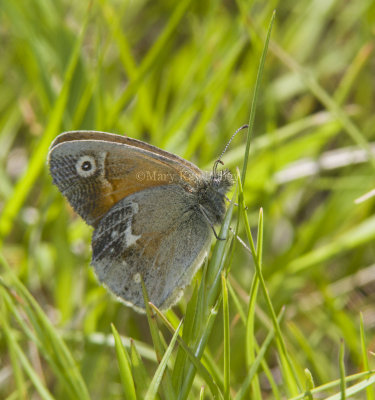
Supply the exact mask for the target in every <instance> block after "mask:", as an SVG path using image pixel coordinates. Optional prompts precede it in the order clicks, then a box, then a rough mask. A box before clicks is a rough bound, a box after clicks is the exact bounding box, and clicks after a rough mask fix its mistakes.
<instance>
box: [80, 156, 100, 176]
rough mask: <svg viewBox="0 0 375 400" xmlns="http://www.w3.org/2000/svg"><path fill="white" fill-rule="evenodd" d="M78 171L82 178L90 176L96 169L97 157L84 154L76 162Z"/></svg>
mask: <svg viewBox="0 0 375 400" xmlns="http://www.w3.org/2000/svg"><path fill="white" fill-rule="evenodd" d="M76 171H77V173H78V175H79V176H81V177H82V178H88V177H90V176H91V175H93V174H94V173H95V171H96V162H95V158H94V157H92V156H82V157H80V158H79V159H78V161H77V162H76Z"/></svg>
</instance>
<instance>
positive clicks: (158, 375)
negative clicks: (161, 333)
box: [145, 320, 183, 400]
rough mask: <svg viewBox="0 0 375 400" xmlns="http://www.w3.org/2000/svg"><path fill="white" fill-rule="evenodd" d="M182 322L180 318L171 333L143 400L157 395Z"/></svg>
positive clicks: (151, 398)
mask: <svg viewBox="0 0 375 400" xmlns="http://www.w3.org/2000/svg"><path fill="white" fill-rule="evenodd" d="M182 322H183V321H182V320H181V322H180V324H179V326H178V327H177V329H176V332H175V333H174V335H173V337H172V339H171V342H170V343H169V346H168V348H167V350H166V351H165V353H164V356H163V358H162V360H161V361H160V364H159V366H158V368H157V370H156V372H155V374H154V377H153V378H152V381H151V384H150V386H149V388H148V390H147V392H146V395H145V400H154V398H155V396H156V395H157V392H158V389H159V386H160V382H161V380H162V378H163V375H164V371H165V369H166V367H167V363H168V361H169V358H170V356H171V354H172V350H173V347H174V344H175V343H176V340H177V337H178V335H179V332H180V329H181V326H182Z"/></svg>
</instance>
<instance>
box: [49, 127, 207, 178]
mask: <svg viewBox="0 0 375 400" xmlns="http://www.w3.org/2000/svg"><path fill="white" fill-rule="evenodd" d="M80 140H94V141H107V142H113V143H122V144H125V145H128V146H133V147H136V148H140V149H142V150H144V151H147V152H150V153H153V154H155V153H156V154H158V155H159V156H161V157H163V158H167V159H168V160H173V161H175V162H176V163H178V164H183V165H184V166H185V167H186V168H189V169H191V170H193V171H194V172H195V173H196V174H197V175H198V176H200V175H201V174H202V171H201V169H200V168H198V167H197V166H196V165H195V164H193V163H191V162H190V161H187V160H185V159H184V158H182V157H179V156H177V155H176V154H173V153H170V152H168V151H166V150H162V149H159V148H158V147H156V146H153V145H151V144H148V143H146V142H142V141H141V140H137V139H133V138H130V137H128V136H124V135H119V134H115V133H108V132H102V131H85V130H79V131H67V132H63V133H61V134H60V135H58V136H57V137H56V138H55V140H54V141H53V142H52V144H51V146H50V149H49V151H50V152H51V151H52V150H53V149H54V148H55V147H56V146H57V145H59V144H61V143H63V142H72V141H80Z"/></svg>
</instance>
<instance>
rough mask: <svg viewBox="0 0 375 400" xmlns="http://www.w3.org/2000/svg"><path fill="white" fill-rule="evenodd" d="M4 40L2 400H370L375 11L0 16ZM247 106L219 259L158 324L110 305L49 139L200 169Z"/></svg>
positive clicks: (216, 9)
mask: <svg viewBox="0 0 375 400" xmlns="http://www.w3.org/2000/svg"><path fill="white" fill-rule="evenodd" d="M274 9H276V18H275V21H274V26H273V30H272V35H271V37H270V43H269V50H268V54H267V57H266V59H265V64H264V70H263V76H262V79H261V80H260V79H258V80H257V74H258V71H259V65H260V60H261V55H262V51H263V48H264V45H265V43H266V37H267V30H268V27H269V24H270V21H271V17H272V13H273V10H274ZM0 22H1V25H0V26H1V28H0V35H1V39H2V57H1V63H0V76H1V79H0V87H1V96H0V97H1V98H0V127H1V130H0V132H1V133H0V162H1V164H0V165H1V166H0V210H1V211H0V233H1V237H0V241H1V259H0V264H1V270H0V271H1V281H0V283H1V286H0V293H1V295H0V298H1V303H0V304H1V306H0V307H1V311H0V326H1V329H0V346H1V347H0V349H1V353H0V377H1V378H0V398H9V399H23V398H34V397H38V398H43V399H50V398H56V399H67V398H72V399H84V398H92V399H115V398H129V399H131V398H139V399H142V398H145V396H147V397H146V398H154V397H155V393H157V394H156V398H160V399H175V398H180V399H185V398H189V399H196V398H199V396H201V398H205V399H210V398H213V396H214V394H215V395H216V396H217V397H218V398H221V397H222V398H225V399H228V398H235V399H242V398H251V399H285V398H288V399H310V398H330V399H336V398H337V399H339V398H344V397H345V396H346V398H350V397H352V398H356V399H357V398H361V399H362V398H363V399H364V398H366V399H370V400H371V399H372V400H373V399H375V391H374V381H375V378H374V375H373V373H372V372H371V371H373V370H374V369H375V365H374V355H373V352H374V336H375V335H374V333H375V328H374V326H375V324H374V321H375V318H374V315H375V308H374V304H375V303H374V300H375V299H374V287H375V273H374V268H375V267H374V259H375V246H374V242H375V219H374V210H375V197H374V196H372V197H371V196H366V197H363V196H364V195H366V193H372V191H373V189H374V187H375V167H374V166H375V152H374V148H375V147H374V137H375V129H374V126H375V117H374V112H373V110H374V108H375V105H374V84H373V82H374V71H373V55H374V38H373V33H374V32H373V27H374V23H375V13H374V7H373V4H372V2H371V1H369V0H365V1H361V2H338V3H332V2H319V1H314V2H309V1H301V2H292V1H283V2H281V1H273V2H251V3H250V2H248V1H245V0H238V1H237V2H235V3H234V2H233V3H230V2H229V3H228V2H226V3H223V2H218V1H210V2H196V1H193V0H184V1H181V2H179V3H175V4H174V3H173V2H172V3H171V2H166V1H162V2H126V1H125V2H115V1H104V0H94V1H92V2H91V3H86V2H78V3H71V2H65V1H61V0H60V1H50V0H47V1H40V0H32V1H31V2H30V1H29V2H26V1H25V0H20V1H16V2H15V1H10V0H4V1H2V2H1V13H0ZM256 85H259V86H258V87H259V91H258V92H257V93H258V99H257V102H256V107H251V104H252V103H251V101H252V99H253V95H254V91H255V87H256ZM250 110H252V111H253V112H255V111H256V112H255V114H252V115H253V116H255V119H254V125H253V131H252V134H251V141H250V142H249V141H247V140H246V133H245V132H246V131H243V132H242V133H239V134H238V135H237V136H236V138H235V139H234V141H233V142H232V143H231V145H230V147H229V149H228V151H227V152H226V154H225V155H224V157H223V161H224V163H225V167H228V168H230V169H231V171H232V173H233V175H234V176H236V168H239V170H241V167H242V165H243V163H244V158H245V156H246V148H247V145H248V144H249V143H250V153H249V158H248V164H247V168H246V177H245V178H246V179H245V180H244V181H242V188H241V184H240V183H241V180H240V177H241V176H242V177H244V173H242V175H241V172H239V173H237V185H235V188H234V189H233V192H232V194H233V196H234V199H233V200H234V201H235V202H237V203H238V205H234V204H233V203H232V204H231V205H230V206H229V212H228V214H227V218H226V220H225V222H224V224H223V227H222V229H223V230H222V233H223V234H224V235H225V237H228V241H226V242H225V241H216V243H214V245H213V248H212V252H211V255H210V258H209V260H208V261H207V263H206V264H205V265H204V266H203V268H202V269H201V271H200V272H199V273H198V274H197V278H196V279H194V280H193V284H192V286H191V288H189V290H187V292H186V294H185V296H184V297H183V299H182V300H181V302H180V304H179V305H178V306H176V307H174V309H173V310H170V311H168V312H166V313H165V315H164V316H163V315H159V314H158V313H157V311H155V310H154V309H153V308H150V310H149V318H147V316H146V315H140V314H137V313H135V312H134V311H133V310H131V309H129V308H126V307H125V306H123V305H122V304H120V303H118V302H116V300H115V299H114V298H113V297H111V295H109V294H108V293H107V292H106V290H105V289H104V288H102V287H100V285H99V284H98V282H97V280H96V278H95V277H94V273H93V271H92V269H91V268H89V267H88V266H89V261H90V257H91V254H90V245H89V243H90V237H91V228H89V227H88V226H87V225H85V224H84V222H82V221H81V220H80V219H79V218H77V217H76V216H75V215H74V213H73V212H72V211H71V209H70V208H69V207H68V205H67V202H66V201H65V199H63V197H62V195H61V194H60V193H58V192H57V189H56V188H55V187H54V186H52V182H51V178H50V176H49V175H48V171H47V167H46V154H47V151H48V146H49V144H50V142H51V141H52V139H53V138H54V137H55V136H56V135H57V134H58V133H60V132H62V131H65V130H73V129H93V130H104V131H111V132H115V133H126V134H127V135H129V136H131V137H134V138H138V139H141V140H145V141H147V142H149V143H151V144H153V145H156V146H159V147H161V148H163V149H165V150H168V151H172V152H174V153H176V154H178V155H180V156H183V157H186V158H188V159H189V160H191V161H193V162H194V163H196V164H197V165H198V166H200V167H201V168H207V169H210V168H212V165H213V162H214V161H215V159H216V158H217V157H218V155H219V154H220V153H221V151H222V150H223V148H224V147H225V144H226V143H227V141H228V140H229V138H230V137H231V135H232V134H233V132H234V131H235V130H236V129H237V128H239V127H240V126H242V125H243V124H245V123H248V121H249V113H250ZM245 165H246V162H245ZM230 197H232V196H230ZM359 198H362V199H363V201H361V202H358V201H357V202H356V200H357V199H359ZM230 227H231V229H229V228H230ZM236 235H238V236H239V238H240V239H241V240H242V241H244V242H245V243H246V245H247V248H245V246H243V245H242V244H241V243H240V241H239V240H237V239H236ZM249 248H250V249H251V252H250V251H249ZM181 321H182V324H181ZM176 332H178V334H176ZM122 345H123V346H124V347H122ZM344 393H345V394H344Z"/></svg>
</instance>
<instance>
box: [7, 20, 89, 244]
mask: <svg viewBox="0 0 375 400" xmlns="http://www.w3.org/2000/svg"><path fill="white" fill-rule="evenodd" d="M87 22H88V16H87V18H86V20H85V22H84V25H83V28H82V30H81V32H80V34H79V36H78V38H77V41H76V44H75V46H74V48H73V51H72V54H71V56H70V61H69V65H68V67H67V70H66V73H65V78H64V83H63V87H62V89H61V91H60V94H59V96H58V98H57V100H56V102H55V105H54V107H53V110H52V112H51V116H50V119H49V122H48V125H47V127H46V129H45V131H44V133H43V136H42V139H41V140H40V142H39V143H38V146H37V147H36V149H35V150H34V152H33V155H32V157H31V160H30V162H29V164H28V167H27V169H26V172H25V173H24V175H23V176H22V178H21V179H20V180H19V181H18V182H17V184H16V187H15V189H14V192H13V194H12V195H11V197H9V199H8V200H7V202H6V203H5V204H4V208H3V210H2V213H1V216H0V244H1V241H2V238H4V237H5V236H6V235H7V234H8V233H9V232H10V230H11V229H12V224H13V220H14V218H15V217H16V216H17V215H18V213H19V210H20V208H21V207H22V205H23V203H24V202H25V200H26V197H27V196H28V194H29V192H30V190H31V189H32V187H33V185H34V183H35V181H36V179H37V178H38V176H39V174H40V171H41V170H42V168H43V167H44V166H45V163H46V161H45V160H46V155H47V152H48V149H49V146H50V144H51V141H52V139H53V138H54V137H55V136H56V133H58V131H59V129H60V126H61V123H62V120H63V116H64V113H65V109H66V105H67V102H68V98H69V93H70V89H71V84H72V80H73V75H74V72H75V69H76V67H77V64H78V61H79V58H80V51H81V48H82V43H83V39H84V35H85V32H86V27H87Z"/></svg>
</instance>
